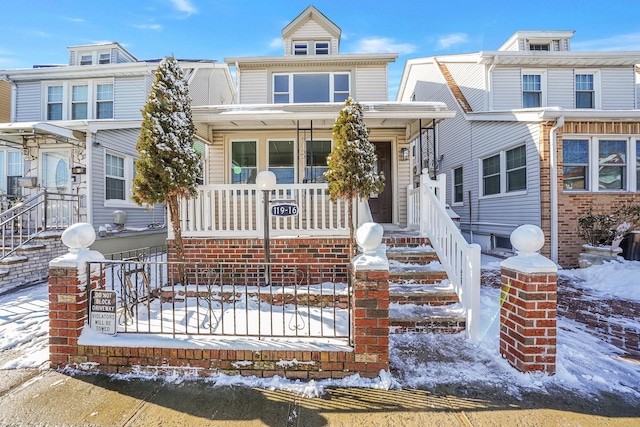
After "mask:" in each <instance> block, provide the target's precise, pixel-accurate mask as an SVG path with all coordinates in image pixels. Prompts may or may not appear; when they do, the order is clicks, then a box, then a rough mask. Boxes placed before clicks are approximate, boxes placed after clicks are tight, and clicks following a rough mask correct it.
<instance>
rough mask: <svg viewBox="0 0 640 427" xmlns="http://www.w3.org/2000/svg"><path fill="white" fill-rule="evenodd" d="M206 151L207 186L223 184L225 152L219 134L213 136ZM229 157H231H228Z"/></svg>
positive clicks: (222, 138) (221, 137)
mask: <svg viewBox="0 0 640 427" xmlns="http://www.w3.org/2000/svg"><path fill="white" fill-rule="evenodd" d="M211 142H212V143H211V144H210V145H209V147H208V151H207V166H206V168H207V184H224V182H225V181H224V176H225V167H224V165H225V150H224V144H225V142H224V137H223V135H222V134H221V133H219V132H217V133H214V134H213V141H211ZM229 157H231V156H230V155H229Z"/></svg>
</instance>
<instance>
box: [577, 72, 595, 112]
mask: <svg viewBox="0 0 640 427" xmlns="http://www.w3.org/2000/svg"><path fill="white" fill-rule="evenodd" d="M597 77H598V75H597V74H596V73H595V72H589V71H576V72H575V75H574V80H575V106H576V108H598V97H597V95H598V94H597V91H596V88H597V86H598V81H597Z"/></svg>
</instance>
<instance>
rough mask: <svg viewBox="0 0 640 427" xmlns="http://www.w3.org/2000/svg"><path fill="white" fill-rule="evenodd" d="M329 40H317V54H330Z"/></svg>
mask: <svg viewBox="0 0 640 427" xmlns="http://www.w3.org/2000/svg"><path fill="white" fill-rule="evenodd" d="M328 54H329V42H316V55H328Z"/></svg>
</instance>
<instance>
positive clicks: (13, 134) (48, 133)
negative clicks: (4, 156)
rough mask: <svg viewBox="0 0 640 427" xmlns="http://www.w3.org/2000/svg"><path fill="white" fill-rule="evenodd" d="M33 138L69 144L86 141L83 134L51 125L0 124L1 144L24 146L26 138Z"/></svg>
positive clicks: (36, 123)
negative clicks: (61, 141) (49, 139)
mask: <svg viewBox="0 0 640 427" xmlns="http://www.w3.org/2000/svg"><path fill="white" fill-rule="evenodd" d="M32 137H41V138H51V139H54V140H57V141H60V140H63V141H64V142H69V143H73V142H75V141H84V140H85V137H84V133H83V132H80V131H77V130H73V129H69V128H66V127H62V126H57V125H52V124H50V123H43V122H21V123H0V142H5V143H9V144H15V145H19V146H23V144H24V141H25V138H32ZM5 145H6V144H5Z"/></svg>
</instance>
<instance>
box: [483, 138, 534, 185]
mask: <svg viewBox="0 0 640 427" xmlns="http://www.w3.org/2000/svg"><path fill="white" fill-rule="evenodd" d="M481 171H482V176H481V178H482V189H481V190H482V195H483V196H492V195H498V194H507V193H514V192H519V191H525V190H526V189H527V147H526V145H520V146H518V147H515V148H512V149H509V150H505V151H501V152H500V153H498V154H495V155H493V156H491V157H486V158H484V159H482V160H481Z"/></svg>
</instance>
